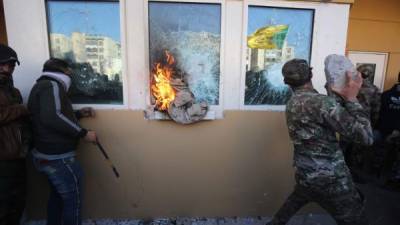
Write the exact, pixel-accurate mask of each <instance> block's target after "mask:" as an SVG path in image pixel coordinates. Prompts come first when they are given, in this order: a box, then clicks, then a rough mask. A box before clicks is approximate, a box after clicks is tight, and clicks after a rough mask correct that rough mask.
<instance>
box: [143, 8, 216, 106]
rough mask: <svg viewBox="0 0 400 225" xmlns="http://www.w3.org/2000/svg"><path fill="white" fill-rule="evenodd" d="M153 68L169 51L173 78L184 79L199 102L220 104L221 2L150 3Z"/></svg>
mask: <svg viewBox="0 0 400 225" xmlns="http://www.w3.org/2000/svg"><path fill="white" fill-rule="evenodd" d="M149 31H150V40H149V41H150V66H151V68H150V70H151V69H152V68H153V67H154V65H156V64H157V63H159V62H162V61H163V60H164V57H165V51H168V52H169V53H170V54H172V56H173V57H174V58H175V63H176V64H175V65H176V66H175V67H176V68H175V69H176V71H175V72H174V74H173V78H182V79H183V80H184V81H186V83H187V84H188V86H189V88H190V90H191V91H192V92H193V94H194V95H195V98H196V100H197V101H199V102H200V101H206V102H208V104H211V105H218V104H219V80H220V46H221V44H220V43H221V5H220V4H199V3H171V2H149Z"/></svg>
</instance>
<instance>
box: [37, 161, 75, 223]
mask: <svg viewBox="0 0 400 225" xmlns="http://www.w3.org/2000/svg"><path fill="white" fill-rule="evenodd" d="M33 162H34V165H35V167H36V168H37V169H38V170H39V171H41V172H42V173H44V174H45V175H46V176H47V179H48V181H49V184H50V197H49V200H48V205H47V225H60V224H62V225H81V223H82V217H81V208H82V177H83V172H82V168H81V166H80V164H79V162H78V161H77V160H76V159H75V157H69V158H65V159H57V160H50V161H48V160H41V159H38V158H35V157H34V158H33Z"/></svg>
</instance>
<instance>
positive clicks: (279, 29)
mask: <svg viewBox="0 0 400 225" xmlns="http://www.w3.org/2000/svg"><path fill="white" fill-rule="evenodd" d="M288 30H289V26H288V25H271V26H266V27H262V28H260V29H258V30H256V32H254V33H252V34H251V35H250V36H248V37H247V46H248V47H249V48H260V49H282V46H283V43H284V42H285V39H286V34H287V32H288Z"/></svg>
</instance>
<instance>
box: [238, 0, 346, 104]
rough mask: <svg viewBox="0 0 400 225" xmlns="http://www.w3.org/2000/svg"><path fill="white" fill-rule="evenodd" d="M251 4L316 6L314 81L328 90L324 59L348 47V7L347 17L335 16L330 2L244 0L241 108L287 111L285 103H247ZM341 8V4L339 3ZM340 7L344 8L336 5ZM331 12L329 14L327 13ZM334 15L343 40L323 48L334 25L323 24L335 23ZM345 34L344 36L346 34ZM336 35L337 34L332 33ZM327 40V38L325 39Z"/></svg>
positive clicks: (315, 85)
mask: <svg viewBox="0 0 400 225" xmlns="http://www.w3.org/2000/svg"><path fill="white" fill-rule="evenodd" d="M249 5H252V6H253V5H254V6H267V7H278V8H279V7H280V8H289V9H290V8H293V9H313V10H314V24H313V34H312V45H311V62H310V64H311V66H312V67H313V74H314V76H313V79H312V81H313V84H314V87H315V88H316V89H317V90H318V91H320V92H323V93H324V92H325V89H324V87H323V86H324V84H325V75H324V69H323V60H324V58H325V57H326V56H327V55H329V54H333V53H336V54H344V51H345V46H346V36H347V19H348V10H347V13H346V12H344V13H346V16H345V17H344V18H345V19H346V21H345V20H344V18H335V15H334V12H332V10H330V9H328V10H326V9H327V4H321V3H317V2H292V1H282V0H244V4H243V25H242V26H243V33H242V35H243V36H242V61H241V66H242V67H241V83H240V103H239V105H240V109H242V110H254V111H284V110H285V108H286V107H285V106H284V105H279V106H277V105H245V104H244V97H245V85H246V49H247V25H248V9H249ZM329 6H330V7H338V5H335V4H329ZM340 7H341V6H340ZM337 10H341V9H339V8H337ZM327 14H330V15H327ZM330 16H331V18H335V19H334V20H338V22H339V23H338V24H340V22H342V23H341V26H340V27H338V30H340V29H341V30H343V31H344V33H343V34H341V35H336V36H339V39H338V40H341V41H337V42H336V41H335V40H331V41H332V45H330V46H328V47H329V48H324V44H323V43H322V40H324V36H326V35H328V34H332V32H331V31H330V30H332V28H331V27H329V28H328V29H326V25H325V27H324V26H322V24H323V23H327V22H328V23H332V22H333V21H334V20H332V19H329V17H330ZM343 36H344V37H343ZM333 37H335V35H333ZM325 39H326V38H325Z"/></svg>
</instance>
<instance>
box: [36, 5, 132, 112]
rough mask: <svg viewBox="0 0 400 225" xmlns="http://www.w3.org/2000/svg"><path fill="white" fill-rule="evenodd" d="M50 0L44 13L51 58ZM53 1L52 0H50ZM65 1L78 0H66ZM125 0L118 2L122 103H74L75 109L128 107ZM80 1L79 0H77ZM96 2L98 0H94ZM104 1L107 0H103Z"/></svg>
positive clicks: (48, 53)
mask: <svg viewBox="0 0 400 225" xmlns="http://www.w3.org/2000/svg"><path fill="white" fill-rule="evenodd" d="M47 1H48V0H43V1H42V2H43V7H44V10H43V13H44V18H45V21H44V28H43V29H45V31H46V33H45V40H46V41H47V42H48V43H47V49H46V51H47V58H50V40H49V30H48V24H47V23H48V21H47V12H46V4H47ZM50 1H51V0H50ZM65 1H71V2H73V1H76V0H65ZM125 1H126V0H119V2H118V4H119V15H120V16H119V17H120V19H119V20H120V23H119V24H118V25H119V26H120V42H121V60H122V71H121V81H122V104H89V103H88V104H73V108H74V109H81V108H83V107H93V108H95V109H128V108H129V106H128V102H129V94H128V90H127V89H128V87H127V84H128V78H127V72H126V71H127V70H126V69H127V68H126V65H127V62H126V50H125V46H126V41H127V40H126V37H125V32H126V31H125V28H126V26H125V23H126V20H125V13H126V12H125V8H126V7H125ZM76 2H79V1H76ZM94 2H96V1H94ZM98 2H99V3H101V2H102V1H101V0H100V1H98ZM103 2H107V1H103ZM110 2H112V1H110Z"/></svg>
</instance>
